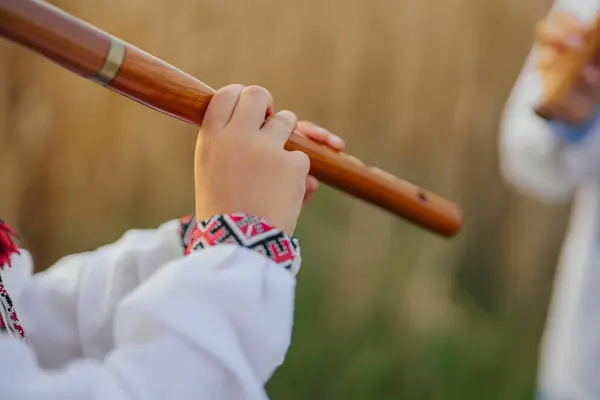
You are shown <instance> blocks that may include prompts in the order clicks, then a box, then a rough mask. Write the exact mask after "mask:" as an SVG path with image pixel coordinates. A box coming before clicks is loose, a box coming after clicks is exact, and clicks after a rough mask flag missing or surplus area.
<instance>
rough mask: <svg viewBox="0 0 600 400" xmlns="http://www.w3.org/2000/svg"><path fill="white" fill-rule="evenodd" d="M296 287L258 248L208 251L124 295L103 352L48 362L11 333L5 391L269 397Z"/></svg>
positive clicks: (49, 397)
mask: <svg viewBox="0 0 600 400" xmlns="http://www.w3.org/2000/svg"><path fill="white" fill-rule="evenodd" d="M294 290H295V278H294V276H293V275H292V274H291V273H290V272H289V271H288V270H286V269H284V268H282V267H281V266H279V265H278V264H276V263H274V262H273V261H271V259H269V258H268V257H266V256H264V255H263V254H260V253H258V252H256V251H252V250H248V249H246V248H243V247H240V246H236V245H226V244H223V245H218V246H215V247H211V248H207V249H201V250H198V251H196V252H194V253H192V254H191V255H189V256H187V257H185V258H183V257H182V258H180V259H177V260H175V261H172V262H170V263H169V264H167V265H166V266H165V267H163V268H161V269H160V270H159V271H157V272H156V273H155V274H153V275H152V277H151V278H150V279H149V280H147V281H146V282H145V283H143V284H142V285H141V286H140V287H139V288H137V289H135V290H134V291H133V292H132V293H131V294H129V295H128V296H126V297H125V299H123V300H122V301H121V302H120V303H119V304H118V306H117V307H116V312H115V321H114V336H115V347H114V349H113V350H112V351H110V352H109V353H108V354H107V355H106V357H105V358H103V359H80V360H76V361H72V362H69V363H67V364H65V365H64V366H63V367H62V368H60V369H54V370H44V369H42V368H40V367H39V366H38V364H37V363H36V355H35V352H34V350H33V349H32V348H30V347H28V346H27V345H26V344H24V343H23V342H21V341H20V340H18V339H15V338H12V337H9V336H4V337H1V338H0V354H1V355H2V358H1V359H0V388H1V391H0V398H1V399H3V400H17V399H18V400H37V399H40V400H42V399H43V400H54V399H56V400H68V399H93V400H155V399H156V400H158V399H169V400H187V399H190V400H191V399H194V400H196V399H215V400H216V399H223V400H226V399H265V398H266V394H265V390H264V384H265V383H266V381H267V380H268V379H269V378H270V376H271V375H272V373H273V372H274V371H275V369H276V368H277V367H278V366H279V365H280V364H281V363H282V362H283V360H284V357H285V354H286V352H287V349H288V346H289V344H290V339H291V332H292V324H293V309H294ZM82 312H83V313H85V310H82Z"/></svg>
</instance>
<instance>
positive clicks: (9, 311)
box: [0, 276, 25, 339]
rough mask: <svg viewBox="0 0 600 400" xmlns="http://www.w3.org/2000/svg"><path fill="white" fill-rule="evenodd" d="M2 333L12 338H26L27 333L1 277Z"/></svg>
mask: <svg viewBox="0 0 600 400" xmlns="http://www.w3.org/2000/svg"><path fill="white" fill-rule="evenodd" d="M0 332H6V333H8V334H10V335H12V336H17V337H20V338H21V339H24V338H25V331H24V330H23V327H22V326H21V324H20V323H19V318H18V317H17V312H16V311H15V307H14V304H13V302H12V300H11V298H10V296H9V295H8V292H7V291H6V288H5V287H4V283H3V282H2V277H1V276H0Z"/></svg>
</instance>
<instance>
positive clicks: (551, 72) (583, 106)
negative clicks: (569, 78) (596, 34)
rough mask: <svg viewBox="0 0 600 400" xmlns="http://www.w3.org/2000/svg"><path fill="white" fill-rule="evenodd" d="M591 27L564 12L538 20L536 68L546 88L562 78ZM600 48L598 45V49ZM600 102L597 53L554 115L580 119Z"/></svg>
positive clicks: (581, 46) (585, 116)
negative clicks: (571, 58)
mask: <svg viewBox="0 0 600 400" xmlns="http://www.w3.org/2000/svg"><path fill="white" fill-rule="evenodd" d="M591 29H593V28H592V27H590V26H587V25H586V24H584V23H583V22H582V21H580V20H579V19H577V18H576V17H575V16H573V15H572V14H569V13H566V12H557V13H553V14H551V15H550V16H548V18H546V19H544V20H542V21H541V22H539V23H538V26H537V29H536V36H537V40H538V43H539V45H540V51H539V58H538V60H537V68H538V70H539V72H540V74H541V77H542V79H543V81H544V85H545V86H546V87H549V86H552V85H554V84H555V83H556V81H557V80H558V79H564V76H565V73H566V71H567V69H568V68H569V59H570V57H573V56H574V54H573V53H575V52H580V51H582V50H583V49H584V48H585V46H586V37H587V36H588V35H589V34H591V32H592V31H591ZM599 50H600V48H599ZM599 101H600V52H598V54H596V55H595V56H594V59H593V60H592V61H591V62H590V63H588V64H587V65H585V66H584V68H583V71H582V73H581V75H580V76H579V77H578V79H576V81H575V82H573V87H572V88H571V89H570V90H569V91H568V93H567V94H566V98H565V99H564V102H562V103H561V104H560V106H559V107H557V109H554V110H553V114H555V117H557V118H559V119H564V120H566V121H583V120H585V119H586V118H588V117H589V116H590V115H591V114H592V113H593V112H594V111H595V109H596V107H597V105H598V102H599Z"/></svg>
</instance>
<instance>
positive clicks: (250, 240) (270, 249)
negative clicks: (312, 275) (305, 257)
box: [180, 213, 301, 276]
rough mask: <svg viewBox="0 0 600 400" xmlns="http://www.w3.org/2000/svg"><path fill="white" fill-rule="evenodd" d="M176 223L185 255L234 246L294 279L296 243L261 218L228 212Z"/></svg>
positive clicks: (297, 261) (297, 259) (297, 254)
mask: <svg viewBox="0 0 600 400" xmlns="http://www.w3.org/2000/svg"><path fill="white" fill-rule="evenodd" d="M180 222H181V228H180V236H181V243H182V246H183V248H184V252H185V254H186V255H188V254H190V253H191V252H193V251H197V250H199V249H203V248H206V247H210V246H216V245H219V244H235V245H238V246H242V247H245V248H247V249H250V250H254V251H257V252H259V253H261V254H263V255H264V256H266V257H268V258H270V259H271V260H272V261H274V262H275V263H276V264H277V265H279V266H282V267H283V268H285V269H287V270H289V271H290V272H291V273H292V274H293V275H294V276H296V275H297V274H298V271H299V269H300V264H301V257H300V246H299V243H298V241H297V240H296V239H294V238H292V237H290V236H288V235H286V234H285V233H283V232H282V231H281V230H280V229H277V228H275V227H273V226H272V225H270V224H269V223H268V222H266V221H265V220H263V219H261V218H258V217H253V216H250V215H247V214H244V213H232V214H224V215H217V216H214V217H212V218H210V219H207V220H204V221H201V222H198V221H196V218H194V217H192V216H187V217H184V218H182V219H181V221H180Z"/></svg>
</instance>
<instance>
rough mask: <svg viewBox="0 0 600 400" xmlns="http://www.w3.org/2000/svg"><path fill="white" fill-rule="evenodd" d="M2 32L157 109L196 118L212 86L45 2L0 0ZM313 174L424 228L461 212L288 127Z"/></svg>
mask: <svg viewBox="0 0 600 400" xmlns="http://www.w3.org/2000/svg"><path fill="white" fill-rule="evenodd" d="M0 36H2V37H4V38H6V39H8V40H10V41H12V42H15V43H17V44H19V45H22V46H25V47H27V48H29V49H30V50H32V51H34V52H36V53H39V54H41V55H43V56H45V57H46V58H48V59H50V60H51V61H53V62H55V63H57V64H59V65H61V66H63V67H64V68H67V69H69V70H70V71H72V72H74V73H76V74H78V75H80V76H82V77H84V78H86V79H89V80H91V81H94V82H96V83H99V84H101V85H103V86H105V87H106V88H109V89H111V90H113V91H115V92H117V93H120V94H121V95H124V96H126V97H129V98H130V99H133V100H135V101H137V102H139V103H141V104H144V105H146V106H148V107H151V108H153V109H155V110H157V111H160V112H162V113H165V114H167V115H170V116H172V117H175V118H178V119H180V120H183V121H185V122H188V123H190V124H194V125H198V126H199V125H200V124H201V123H202V119H203V116H204V113H205V111H206V108H207V106H208V104H209V102H210V100H211V98H212V95H213V94H214V90H213V89H211V88H210V87H209V86H207V85H206V84H204V83H202V82H201V81H199V80H197V79H196V78H194V77H192V76H190V75H188V74H186V73H185V72H183V71H181V70H179V69H177V68H175V67H173V66H171V65H169V64H168V63H166V62H164V61H162V60H160V59H158V58H156V57H154V56H152V55H150V54H148V53H145V52H143V51H142V50H140V49H138V48H136V47H135V46H132V45H130V44H128V43H125V42H124V41H122V40H120V39H118V38H116V37H113V36H111V35H109V34H108V33H106V32H104V31H102V30H100V29H98V28H96V27H94V26H92V25H90V24H88V23H86V22H84V21H82V20H80V19H77V18H75V17H73V16H71V15H69V14H67V13H66V12H64V11H62V10H60V9H58V8H56V7H54V6H52V5H50V4H47V3H45V2H41V1H37V0H0ZM285 148H286V149H287V150H299V151H302V152H304V153H306V154H307V155H308V156H309V158H310V161H311V170H310V171H311V174H312V175H314V176H315V177H317V178H318V179H319V180H321V181H323V182H324V183H326V184H328V185H330V186H332V187H335V188H337V189H339V190H342V191H344V192H346V193H348V194H350V195H352V196H355V197H358V198H360V199H362V200H364V201H367V202H369V203H372V204H374V205H377V206H379V207H381V208H383V209H385V210H387V211H389V212H391V213H393V214H395V215H397V216H399V217H402V218H404V219H406V220H408V221H411V222H412V223H414V224H417V225H419V226H421V227H423V228H425V229H428V230H430V231H433V232H435V233H438V234H440V235H443V236H446V237H450V236H454V235H455V234H457V233H458V232H459V231H460V228H461V224H462V212H461V210H460V209H459V208H458V207H457V206H456V205H454V204H452V203H450V202H449V201H447V200H445V199H443V198H441V197H439V196H436V195H435V194H432V193H429V192H427V191H425V190H423V189H421V188H419V187H417V186H415V185H413V184H411V183H409V182H406V181H403V180H401V179H398V178H396V177H394V176H392V175H390V174H388V173H386V172H384V171H381V170H379V169H377V168H374V167H370V166H368V165H366V164H364V163H363V162H361V161H360V160H358V159H356V158H354V157H352V156H350V155H347V154H344V153H339V152H336V151H334V150H331V149H330V148H328V147H327V146H325V145H321V144H318V143H315V142H313V141H312V140H310V139H308V138H306V137H304V136H303V135H301V134H300V133H298V132H296V131H295V132H293V133H292V135H291V137H290V139H289V141H288V142H287V144H286V146H285Z"/></svg>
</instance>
